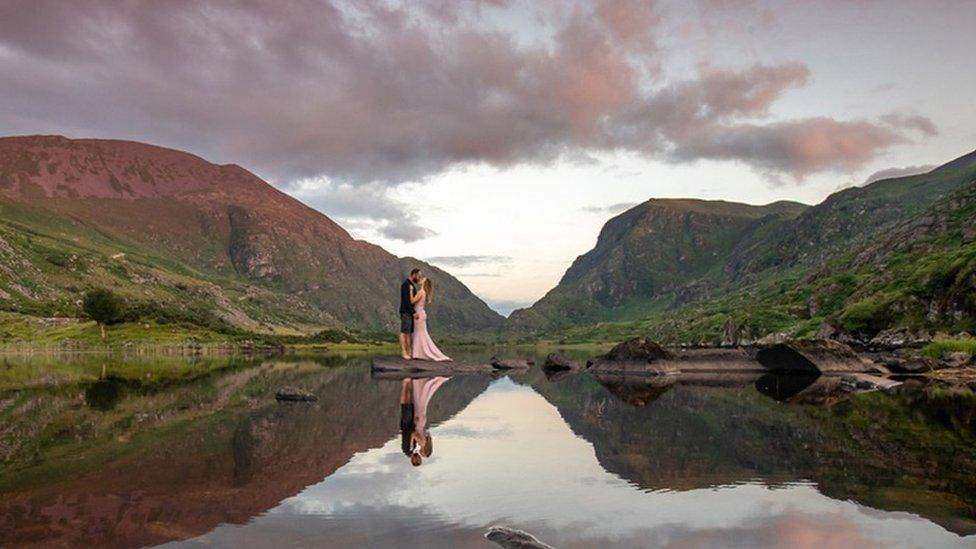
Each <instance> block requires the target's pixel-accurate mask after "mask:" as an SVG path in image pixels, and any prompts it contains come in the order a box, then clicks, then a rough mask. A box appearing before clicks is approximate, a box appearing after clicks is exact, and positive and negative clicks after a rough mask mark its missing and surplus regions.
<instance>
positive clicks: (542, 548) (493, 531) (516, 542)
mask: <svg viewBox="0 0 976 549" xmlns="http://www.w3.org/2000/svg"><path fill="white" fill-rule="evenodd" d="M485 539H487V540H488V541H490V542H493V543H496V544H498V545H500V546H502V547H504V548H505V549H555V548H554V547H553V546H551V545H549V544H546V543H542V542H541V541H539V539H538V538H536V537H535V536H533V535H532V534H530V533H528V532H524V531H522V530H516V529H515V528H507V527H505V526H492V527H491V528H489V529H488V532H486V533H485Z"/></svg>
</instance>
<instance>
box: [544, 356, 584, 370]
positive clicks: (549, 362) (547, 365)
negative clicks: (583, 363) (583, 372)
mask: <svg viewBox="0 0 976 549" xmlns="http://www.w3.org/2000/svg"><path fill="white" fill-rule="evenodd" d="M542 369H543V370H549V371H553V370H578V369H579V364H577V363H576V361H575V360H573V359H571V358H569V357H567V356H566V355H564V354H562V353H549V354H548V355H546V360H545V362H543V363H542Z"/></svg>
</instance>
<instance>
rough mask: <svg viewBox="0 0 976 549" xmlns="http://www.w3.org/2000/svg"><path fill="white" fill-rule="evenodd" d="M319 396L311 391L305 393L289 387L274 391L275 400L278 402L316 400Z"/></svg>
mask: <svg viewBox="0 0 976 549" xmlns="http://www.w3.org/2000/svg"><path fill="white" fill-rule="evenodd" d="M318 399H319V397H317V396H316V395H314V394H312V393H307V392H305V391H301V390H298V389H293V388H291V387H282V388H281V389H278V392H277V393H275V400H277V401H278V402H316V401H318Z"/></svg>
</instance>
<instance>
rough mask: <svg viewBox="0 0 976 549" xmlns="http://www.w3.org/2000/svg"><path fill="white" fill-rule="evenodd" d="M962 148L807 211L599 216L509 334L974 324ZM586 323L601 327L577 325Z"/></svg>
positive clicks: (677, 336) (975, 169)
mask: <svg viewBox="0 0 976 549" xmlns="http://www.w3.org/2000/svg"><path fill="white" fill-rule="evenodd" d="M974 159H976V154H971V155H967V156H965V157H962V158H960V159H957V160H954V161H952V162H949V163H947V164H944V165H943V166H940V167H938V168H936V169H935V170H932V171H931V172H929V173H927V174H922V175H915V176H910V177H901V178H894V179H886V180H881V181H877V182H874V183H871V184H869V185H866V186H864V187H856V188H850V189H845V190H843V191H840V192H837V193H834V194H833V195H831V196H829V197H828V198H827V199H826V200H824V201H823V202H822V203H820V204H817V205H816V206H812V207H804V206H803V205H800V204H793V203H777V204H770V205H768V206H761V207H757V206H748V205H745V204H734V203H728V202H715V201H693V200H650V201H648V202H645V203H644V204H641V205H639V206H636V207H634V208H632V209H631V210H628V211H626V212H624V213H622V214H620V215H618V216H616V217H614V218H613V219H611V220H610V221H608V222H607V223H606V225H604V227H603V229H602V231H601V232H600V237H599V239H598V241H597V245H596V247H595V248H594V249H593V250H591V251H590V252H587V253H586V254H584V255H582V256H580V257H579V258H577V260H576V261H575V262H574V263H573V264H572V266H571V267H570V268H569V269H568V270H567V271H566V274H565V275H564V276H563V278H562V280H561V281H560V283H559V285H558V286H557V287H556V288H554V289H553V290H552V291H550V292H549V293H548V294H547V295H546V296H545V297H543V298H542V299H541V300H539V301H538V302H537V303H535V304H534V305H532V306H531V307H529V308H527V309H523V310H519V311H515V312H513V313H512V315H511V317H510V318H509V327H510V329H512V330H514V331H518V332H521V333H525V332H529V333H537V334H541V333H562V334H566V333H569V334H576V335H577V336H581V335H585V334H587V333H589V334H591V335H592V334H595V333H602V334H610V336H611V337H614V336H617V335H623V334H626V333H644V334H651V335H656V336H657V337H659V338H662V339H668V340H675V341H677V340H681V341H697V340H698V339H699V338H700V339H704V340H706V341H711V342H715V341H718V339H719V338H722V337H726V338H727V337H729V334H730V332H732V333H733V337H734V334H741V335H742V337H758V336H761V335H764V334H766V333H769V332H771V331H780V330H784V331H792V332H794V333H806V334H807V335H809V334H811V333H812V332H813V331H815V330H816V329H817V327H818V326H819V325H820V324H822V323H824V322H830V323H836V324H839V325H840V326H841V327H842V328H844V329H849V330H852V331H856V332H858V333H859V334H861V335H862V336H870V335H873V334H874V333H876V332H877V331H879V330H881V329H883V328H888V327H900V326H905V327H919V328H926V329H944V330H953V329H969V330H971V329H973V327H976V301H974V299H973V298H970V297H966V296H971V295H976V274H974V273H976V248H974V244H973V241H974V236H976V230H974V229H973V225H974V223H976V212H974V210H973V208H972V207H971V205H972V202H973V195H974V194H976V164H974V163H973V160H974ZM598 323H609V324H604V325H603V326H602V327H594V328H587V326H591V327H593V326H595V325H596V324H598Z"/></svg>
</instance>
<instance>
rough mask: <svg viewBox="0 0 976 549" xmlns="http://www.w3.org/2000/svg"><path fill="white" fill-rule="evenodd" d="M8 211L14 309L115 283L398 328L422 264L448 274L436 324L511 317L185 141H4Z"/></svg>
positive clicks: (3, 272) (240, 312)
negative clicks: (183, 148)
mask: <svg viewBox="0 0 976 549" xmlns="http://www.w3.org/2000/svg"><path fill="white" fill-rule="evenodd" d="M0 209H2V213H3V215H2V216H0V218H2V223H0V255H2V256H4V257H5V258H6V259H5V260H4V262H2V263H0V309H4V310H11V311H18V312H29V313H32V314H40V315H75V314H78V300H79V297H80V293H81V292H83V291H84V290H85V289H87V288H91V287H95V286H107V287H112V288H113V289H116V290H117V291H119V292H120V293H122V294H123V295H125V296H126V297H128V298H130V299H131V300H133V301H135V302H139V303H143V304H145V305H146V306H149V304H156V305H155V306H157V307H160V308H163V309H165V310H167V311H168V312H170V313H172V314H174V315H176V316H180V315H182V314H183V313H184V312H188V311H189V312H191V313H192V314H188V315H187V316H188V317H190V318H199V317H200V315H198V314H196V313H199V312H204V313H208V314H205V315H204V316H207V317H212V318H215V319H217V322H220V323H226V324H229V325H232V326H235V327H240V328H244V329H247V330H258V331H272V330H279V331H280V330H286V331H308V330H310V329H316V328H321V327H336V326H343V327H350V328H356V329H363V330H392V329H393V328H394V327H395V326H396V325H397V324H396V321H397V312H396V305H397V303H396V301H397V299H398V297H397V296H398V293H397V286H398V284H399V282H400V280H401V278H402V276H404V273H405V272H407V271H409V269H410V268H412V267H413V266H418V267H420V268H422V269H424V270H426V271H428V273H429V274H430V276H431V277H432V278H433V279H434V280H435V283H436V284H437V291H438V299H437V301H436V302H435V304H434V307H436V308H437V314H436V319H437V322H438V329H440V330H442V331H449V332H463V331H471V330H481V329H486V328H491V327H494V326H497V325H499V323H500V322H501V317H500V316H499V315H497V314H496V313H495V312H494V311H492V310H491V309H489V308H488V306H487V305H486V304H485V303H484V302H482V301H481V300H480V299H478V298H477V297H476V296H474V295H473V294H472V293H471V292H470V291H469V290H468V289H467V288H466V287H465V286H464V285H463V284H461V283H460V282H458V281H457V280H456V279H454V278H453V277H451V276H450V275H448V274H447V273H445V272H443V271H441V270H439V269H437V268H435V267H432V266H430V265H427V264H424V263H422V262H419V261H417V260H414V259H411V258H397V257H395V256H393V255H392V254H389V253H387V252H386V251H385V250H383V249H382V248H380V247H378V246H375V245H373V244H370V243H368V242H364V241H361V240H355V239H353V238H352V237H351V236H350V235H349V234H348V233H347V232H346V231H345V230H344V229H342V227H340V226H339V225H337V224H336V223H334V222H333V221H332V220H330V219H329V218H327V217H326V216H324V215H322V214H321V213H319V212H317V211H315V210H313V209H311V208H309V207H307V206H305V205H304V204H302V203H300V202H298V201H296V200H294V199H293V198H291V197H289V196H287V195H285V194H283V193H281V192H279V191H277V190H276V189H274V188H273V187H271V186H270V185H268V184H267V183H265V182H264V181H262V180H261V179H259V178H258V177H256V176H254V175H253V174H251V173H249V172H247V171H246V170H244V169H243V168H240V167H238V166H233V165H224V166H217V165H214V164H211V163H209V162H206V161H205V160H203V159H200V158H198V157H195V156H193V155H190V154H187V153H183V152H180V151H174V150H170V149H164V148H160V147H155V146H151V145H145V144H141V143H133V142H126V141H104V140H84V139H82V140H69V139H65V138H63V137H54V136H31V137H13V138H3V139H0ZM193 311H196V313H193ZM207 321H208V322H209V319H208V320H207Z"/></svg>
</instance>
